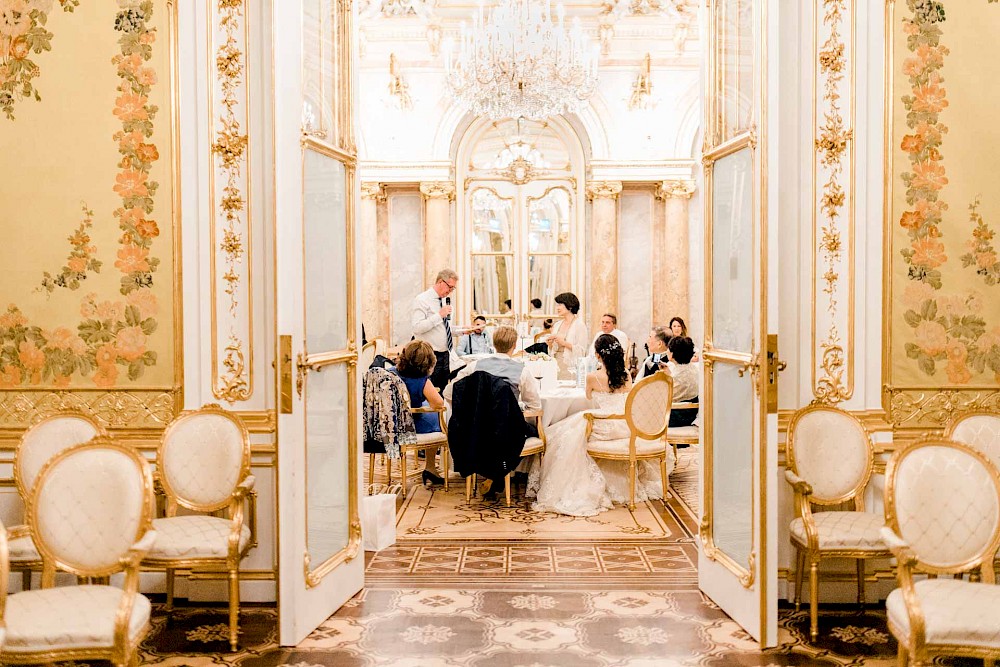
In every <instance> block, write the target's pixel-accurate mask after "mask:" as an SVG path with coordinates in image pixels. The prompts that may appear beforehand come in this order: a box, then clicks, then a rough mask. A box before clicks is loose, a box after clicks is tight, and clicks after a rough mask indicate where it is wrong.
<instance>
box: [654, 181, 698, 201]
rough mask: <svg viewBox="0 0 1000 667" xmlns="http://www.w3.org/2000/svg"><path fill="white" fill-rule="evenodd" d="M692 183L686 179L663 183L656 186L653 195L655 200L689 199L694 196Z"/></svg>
mask: <svg viewBox="0 0 1000 667" xmlns="http://www.w3.org/2000/svg"><path fill="white" fill-rule="evenodd" d="M694 185H695V184H694V181H692V180H687V179H676V180H671V181H663V182H662V183H660V184H659V185H657V186H656V191H655V192H654V193H653V194H654V195H655V196H656V198H657V199H660V200H663V199H691V196H692V195H693V194H694Z"/></svg>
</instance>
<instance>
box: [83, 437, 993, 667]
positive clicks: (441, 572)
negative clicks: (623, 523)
mask: <svg viewBox="0 0 1000 667" xmlns="http://www.w3.org/2000/svg"><path fill="white" fill-rule="evenodd" d="M685 464H687V465H686V466H685ZM671 484H672V486H673V487H674V489H675V491H676V495H677V496H678V497H677V498H674V499H671V500H670V501H669V502H668V503H666V504H664V503H659V502H657V503H654V505H655V506H656V507H657V508H658V511H659V512H660V517H661V518H662V520H663V522H664V523H665V524H666V525H668V526H669V527H670V535H669V537H667V538H664V539H653V540H650V539H644V540H632V541H629V540H621V539H620V540H614V541H600V540H598V541H589V542H588V541H586V540H585V539H584V540H579V541H574V542H573V543H567V542H565V541H547V540H523V539H521V540H516V539H515V540H510V539H506V540H505V539H503V537H502V535H503V531H502V528H498V530H499V531H500V532H499V533H498V534H496V535H495V536H494V537H492V538H489V539H487V538H484V539H482V540H479V541H468V540H465V541H463V540H448V539H443V540H427V539H406V538H405V537H404V538H401V539H400V540H399V541H398V542H397V544H396V545H395V546H394V547H391V548H389V549H385V550H383V551H381V552H379V553H377V554H367V558H366V562H367V565H366V567H367V571H366V586H367V587H366V588H365V589H364V590H363V591H361V592H360V593H359V594H358V595H357V596H355V597H354V598H353V599H352V600H350V601H349V602H348V603H347V604H346V605H344V607H343V608H342V609H340V610H339V611H338V612H337V613H336V614H334V616H332V617H331V618H329V619H328V620H327V621H326V622H324V623H323V624H322V625H321V626H320V627H319V628H318V629H317V630H316V631H315V632H313V633H312V634H311V635H310V636H309V637H308V638H307V639H306V640H305V641H304V642H302V644H300V645H299V646H296V647H294V648H290V649H288V648H281V647H279V646H277V628H276V626H277V613H276V611H275V610H274V609H273V608H270V607H260V606H252V605H250V606H247V607H245V609H244V612H243V614H242V618H241V637H240V648H241V650H240V651H239V652H237V653H229V652H228V651H227V650H226V648H227V647H226V620H227V619H226V613H225V610H224V609H223V608H220V607H213V608H195V607H192V608H181V609H179V610H178V611H177V612H176V613H175V616H174V618H173V619H172V620H171V621H170V622H167V619H166V617H165V616H164V615H163V613H162V606H161V605H159V604H155V605H154V618H153V632H152V633H151V634H150V636H149V638H147V640H146V642H144V644H143V645H142V661H143V663H144V664H149V665H163V666H164V667H175V666H176V667H180V666H182V665H183V666H191V667H203V666H207V665H232V666H234V667H235V666H240V667H244V666H245V667H257V666H261V667H270V666H272V665H293V666H294V667H321V666H324V667H325V666H344V667H350V666H355V665H358V666H372V667H378V666H383V665H384V666H386V667H390V666H392V667H672V666H675V665H685V666H693V667H696V666H706V667H728V666H733V667H751V666H756V667H780V666H785V665H816V666H819V667H826V666H830V667H833V666H840V667H846V666H849V667H858V666H862V665H863V666H866V667H882V666H883V665H884V666H886V667H888V666H889V665H894V664H895V654H896V645H895V642H894V640H893V639H892V637H891V636H890V635H889V633H888V630H887V628H886V622H885V614H884V612H883V611H882V608H881V607H877V608H871V609H868V610H866V611H860V610H858V609H856V608H854V607H848V606H843V607H838V606H828V605H823V606H821V615H820V639H819V641H818V642H817V643H815V644H812V643H810V642H809V640H808V630H809V618H808V613H807V612H805V611H802V612H795V611H793V610H792V609H790V608H784V609H782V610H781V613H780V618H779V646H778V647H777V648H774V649H770V650H767V651H759V650H757V648H756V643H755V642H753V641H752V640H751V639H750V638H749V637H748V636H747V635H746V633H744V632H743V631H742V630H741V629H740V628H739V626H737V625H736V624H735V623H734V622H733V621H731V620H730V619H729V618H728V617H727V616H726V615H725V614H724V613H723V612H722V611H720V610H719V608H718V607H716V606H715V605H714V604H713V603H712V602H711V600H709V599H707V598H706V597H704V596H703V595H702V594H701V593H700V592H699V591H698V584H697V572H696V569H695V564H696V562H697V547H696V545H695V542H694V530H695V523H696V521H695V516H696V511H695V510H694V509H693V506H694V504H695V503H696V502H697V464H696V463H695V458H694V456H693V454H689V453H688V452H683V456H682V459H681V462H680V465H679V466H678V470H677V471H676V472H675V473H674V475H672V476H671ZM495 516H503V512H502V511H500V512H497V513H495ZM494 528H496V526H494ZM511 532H512V534H516V532H515V531H514V530H513V529H512V531H511ZM491 534H492V533H491ZM581 537H585V536H581ZM936 664H944V665H956V666H958V665H962V666H964V665H972V664H977V665H978V664H981V663H977V662H974V661H953V662H948V661H941V662H939V663H936ZM74 667H75V666H74Z"/></svg>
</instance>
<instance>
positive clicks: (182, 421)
mask: <svg viewBox="0 0 1000 667" xmlns="http://www.w3.org/2000/svg"><path fill="white" fill-rule="evenodd" d="M157 462H158V466H159V474H160V481H161V482H162V484H163V490H164V491H165V492H166V494H167V515H168V516H173V515H174V514H175V513H176V506H177V505H180V506H182V507H186V508H187V509H190V510H195V511H196V512H214V511H216V510H220V509H222V508H224V507H228V506H229V503H230V500H231V499H232V496H233V490H234V489H235V488H236V486H237V485H238V484H240V482H242V481H243V479H244V478H245V477H246V476H247V475H248V474H250V434H249V433H248V432H247V428H246V426H245V425H244V424H243V422H242V421H241V420H240V418H239V417H237V416H236V415H235V414H233V413H232V412H229V411H228V410H224V409H222V408H221V407H220V406H219V405H216V404H214V403H213V404H210V405H206V406H204V407H202V408H199V409H198V410H189V411H186V412H182V413H181V414H180V415H178V416H177V418H176V419H174V421H172V422H171V423H170V425H169V426H168V427H167V429H166V431H164V432H163V439H162V440H161V441H160V448H159V452H158V454H157Z"/></svg>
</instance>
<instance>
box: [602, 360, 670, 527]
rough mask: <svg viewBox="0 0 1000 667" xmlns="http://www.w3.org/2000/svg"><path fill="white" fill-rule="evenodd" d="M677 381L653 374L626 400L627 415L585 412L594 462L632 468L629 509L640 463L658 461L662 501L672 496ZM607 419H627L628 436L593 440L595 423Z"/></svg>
mask: <svg viewBox="0 0 1000 667" xmlns="http://www.w3.org/2000/svg"><path fill="white" fill-rule="evenodd" d="M673 395H674V380H673V378H672V377H670V375H668V374H667V373H653V374H652V375H650V376H648V377H645V378H643V379H642V380H639V381H638V382H636V383H635V384H634V385H632V389H631V390H629V393H628V398H626V399H625V414H623V415H602V414H596V413H593V412H585V413H584V418H586V420H587V454H589V455H590V456H591V458H595V459H609V460H611V461H627V462H628V467H629V485H628V488H629V500H628V508H629V509H630V510H634V509H635V486H636V481H637V476H638V473H639V471H638V465H639V461H643V460H659V462H660V476H661V477H662V482H663V500H664V502H666V500H667V498H668V497H670V479H669V477H668V473H667V442H668V441H669V436H668V435H667V424H669V423H670V406H671V404H672V402H673ZM606 420H625V423H626V424H627V425H628V431H629V434H628V437H625V438H616V439H609V440H601V439H597V438H593V437H592V436H593V433H594V429H595V428H596V424H598V423H602V424H603V422H604V421H606Z"/></svg>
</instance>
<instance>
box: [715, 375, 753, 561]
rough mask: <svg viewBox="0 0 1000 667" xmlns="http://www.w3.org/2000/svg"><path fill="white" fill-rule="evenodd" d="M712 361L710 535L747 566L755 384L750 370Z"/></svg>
mask: <svg viewBox="0 0 1000 667" xmlns="http://www.w3.org/2000/svg"><path fill="white" fill-rule="evenodd" d="M739 368H740V367H739V366H736V365H733V364H724V363H719V362H716V363H715V364H714V366H713V373H712V375H711V378H712V380H711V381H712V403H713V405H714V406H715V409H714V410H712V470H711V474H712V518H713V524H712V536H713V538H714V540H715V546H717V547H718V548H719V549H720V550H722V551H723V552H724V553H725V554H726V555H727V556H729V557H730V558H732V559H733V560H734V561H735V562H736V563H737V564H739V565H741V566H744V567H745V566H746V563H747V561H748V559H749V558H750V552H751V550H752V549H753V532H752V531H753V479H752V477H751V475H752V472H751V471H752V469H753V436H752V435H751V433H752V429H753V389H752V387H751V376H750V373H744V375H743V377H740V376H739Z"/></svg>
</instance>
